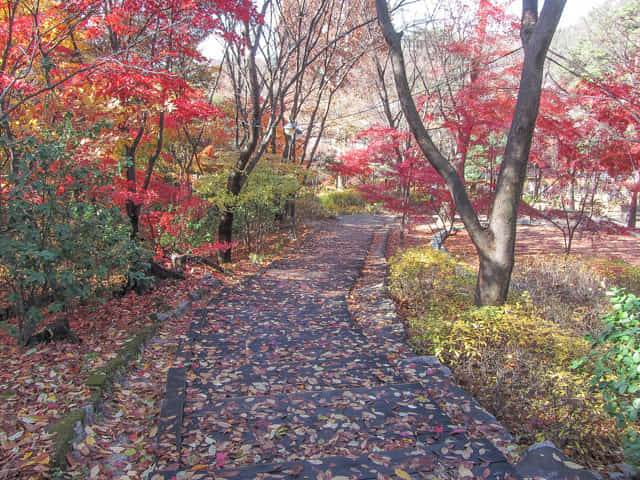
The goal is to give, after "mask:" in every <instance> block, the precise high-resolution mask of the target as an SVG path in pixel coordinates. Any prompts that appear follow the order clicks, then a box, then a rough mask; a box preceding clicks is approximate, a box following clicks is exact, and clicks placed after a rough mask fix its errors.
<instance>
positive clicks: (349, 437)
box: [182, 384, 462, 467]
mask: <svg viewBox="0 0 640 480" xmlns="http://www.w3.org/2000/svg"><path fill="white" fill-rule="evenodd" d="M183 421H184V430H183V432H184V434H183V440H182V449H183V450H182V462H183V463H186V464H187V465H189V466H190V467H191V466H193V462H196V463H202V462H204V463H207V464H215V463H216V458H219V456H220V455H225V458H226V463H225V464H226V465H232V466H234V467H240V466H245V465H249V464H253V463H273V462H287V461H296V460H314V459H319V458H324V457H327V456H341V455H344V456H358V455H361V454H363V453H373V452H375V451H377V450H396V449H403V448H414V447H421V446H424V445H429V444H431V443H435V442H438V441H443V440H444V439H446V438H448V437H449V436H456V435H462V431H461V430H459V429H456V426H455V425H451V420H450V419H449V417H448V416H446V415H445V414H444V413H443V412H442V410H440V408H439V407H438V406H437V405H436V404H435V403H433V402H432V401H430V400H429V398H428V395H427V393H426V391H425V389H424V387H422V386H421V385H419V384H396V385H385V386H382V387H374V388H358V389H349V390H324V391H319V392H302V393H294V394H288V395H271V396H268V397H242V398H232V399H219V400H213V399H209V398H204V397H201V398H190V399H189V400H188V401H187V406H186V407H185V411H184V420H183Z"/></svg>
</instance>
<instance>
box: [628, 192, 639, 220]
mask: <svg viewBox="0 0 640 480" xmlns="http://www.w3.org/2000/svg"><path fill="white" fill-rule="evenodd" d="M637 216H638V192H633V194H632V195H631V204H630V206H629V221H628V222H627V227H629V228H636V217H637Z"/></svg>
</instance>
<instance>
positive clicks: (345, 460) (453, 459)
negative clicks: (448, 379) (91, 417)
mask: <svg viewBox="0 0 640 480" xmlns="http://www.w3.org/2000/svg"><path fill="white" fill-rule="evenodd" d="M221 460H222V458H221V457H220V458H219V460H218V465H221V464H222V463H223V462H222V461H221ZM214 465H215V464H211V465H204V464H197V465H194V466H193V467H192V468H191V469H189V470H184V471H183V472H182V473H183V474H184V475H185V478H190V479H192V480H200V479H205V478H208V479H210V478H215V479H218V480H226V479H228V480H232V479H234V480H249V479H256V478H260V479H270V480H285V479H291V480H294V479H295V480H307V479H308V480H311V479H325V480H329V479H336V480H337V479H358V480H369V479H371V480H377V479H397V478H399V479H407V478H412V479H419V478H420V479H434V480H435V479H439V480H447V479H451V480H453V479H455V480H459V479H472V478H481V479H495V480H498V479H501V480H510V479H518V478H520V477H519V476H518V474H517V473H516V472H515V470H514V469H513V467H512V466H511V465H510V464H509V463H507V462H506V461H505V459H504V457H503V456H502V455H501V454H500V453H499V452H498V451H497V450H496V449H495V448H494V447H493V446H492V445H491V444H490V443H489V442H487V441H486V440H472V441H469V440H467V439H466V438H465V437H464V436H462V435H458V436H454V437H449V438H447V439H446V440H444V441H439V442H434V443H432V444H429V445H422V446H418V447H414V448H408V449H397V450H389V451H378V452H371V453H366V454H362V455H355V456H352V457H346V456H333V457H324V458H318V459H314V460H297V461H291V462H282V463H262V464H256V465H249V466H245V467H241V468H234V469H229V468H216V467H215V466H214ZM179 475H180V473H179V472H177V471H175V470H174V471H166V472H159V473H156V474H155V475H153V476H152V477H151V480H169V479H171V478H176V476H177V478H181V477H180V476H179ZM186 475H188V477H187V476H186Z"/></svg>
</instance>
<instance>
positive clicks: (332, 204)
mask: <svg viewBox="0 0 640 480" xmlns="http://www.w3.org/2000/svg"><path fill="white" fill-rule="evenodd" d="M318 199H319V200H320V205H321V206H322V208H323V209H324V210H325V211H326V212H327V213H328V214H329V215H353V214H358V213H370V212H371V211H373V210H375V208H374V207H373V206H372V205H371V204H369V203H368V202H367V201H366V200H365V199H364V198H363V197H362V196H361V195H360V194H359V193H358V192H357V191H355V190H344V191H341V192H338V191H335V192H329V193H324V194H321V195H318Z"/></svg>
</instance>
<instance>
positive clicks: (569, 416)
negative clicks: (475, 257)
mask: <svg viewBox="0 0 640 480" xmlns="http://www.w3.org/2000/svg"><path fill="white" fill-rule="evenodd" d="M389 272H390V273H389V291H390V293H391V295H392V296H393V297H394V298H395V299H396V300H397V301H398V302H399V303H400V305H401V306H402V309H403V310H404V312H405V314H406V317H407V319H406V322H407V327H408V335H409V341H410V343H411V344H412V346H413V348H414V350H415V351H416V352H417V353H418V354H429V355H436V356H438V357H439V358H440V359H441V360H442V361H443V362H444V363H445V364H447V365H448V366H449V367H450V368H451V369H452V371H453V372H454V374H455V376H456V378H457V380H458V381H459V382H460V383H461V384H462V385H463V386H464V387H465V388H466V389H468V390H469V391H470V392H471V393H472V394H473V395H474V397H476V398H477V399H478V401H479V402H480V403H481V404H482V405H483V406H484V407H485V408H486V409H487V410H489V411H490V412H491V413H493V414H494V415H495V416H496V417H497V418H498V419H499V420H500V421H501V422H503V423H504V424H505V425H506V426H507V427H508V428H509V429H510V430H511V431H512V433H513V434H514V436H515V438H516V440H517V441H518V442H519V443H521V444H522V445H530V444H532V443H535V442H539V441H542V440H552V441H553V442H554V443H555V444H556V445H558V446H559V447H560V448H562V449H565V450H566V451H567V452H568V453H570V454H571V456H573V457H574V458H576V459H577V460H579V461H580V462H581V463H583V464H587V465H590V466H597V465H606V464H610V463H616V462H617V461H619V460H620V458H619V456H618V452H619V449H620V444H621V438H620V436H619V431H618V430H617V429H616V428H615V424H614V422H613V421H612V419H611V418H609V416H608V415H607V414H606V413H605V412H604V411H603V406H604V400H603V397H602V395H599V394H593V393H592V392H591V391H590V388H589V377H588V375H587V374H585V373H583V372H575V371H573V370H572V369H571V368H570V366H571V363H572V362H573V361H575V360H576V359H578V358H580V357H581V356H583V355H585V354H586V353H587V352H588V351H589V344H588V342H587V341H586V340H585V339H584V338H583V336H582V334H581V333H578V332H574V331H572V330H571V329H567V328H564V327H563V326H562V325H559V324H558V323H556V322H555V321H553V319H547V318H545V317H544V316H543V315H542V312H543V309H542V308H539V307H538V306H536V304H534V303H533V301H532V299H531V298H530V297H529V295H528V294H527V293H526V292H524V293H522V294H520V295H517V294H512V295H511V296H510V300H509V302H508V303H507V304H505V305H503V306H499V307H475V306H474V305H473V293H474V286H475V279H474V277H473V276H471V275H469V273H468V271H466V270H465V269H464V268H462V267H461V266H460V265H459V264H458V263H457V262H456V261H455V260H454V259H452V258H451V257H449V256H448V255H446V254H445V253H443V252H440V251H435V250H432V249H430V248H423V249H420V248H415V249H409V250H405V251H402V252H400V253H399V254H398V255H396V256H395V257H393V258H392V259H391V260H390V268H389Z"/></svg>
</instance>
